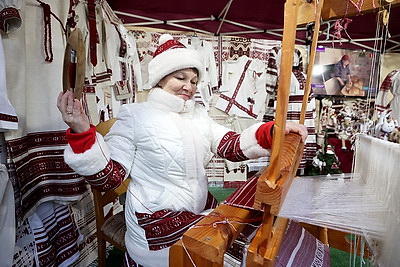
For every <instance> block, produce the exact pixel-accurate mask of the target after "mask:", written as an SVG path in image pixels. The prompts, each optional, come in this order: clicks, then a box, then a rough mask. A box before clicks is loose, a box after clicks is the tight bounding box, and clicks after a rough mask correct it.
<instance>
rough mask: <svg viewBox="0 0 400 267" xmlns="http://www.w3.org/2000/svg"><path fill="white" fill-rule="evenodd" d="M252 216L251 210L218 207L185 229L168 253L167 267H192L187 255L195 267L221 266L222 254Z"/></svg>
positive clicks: (253, 212) (222, 261) (254, 213)
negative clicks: (179, 240) (191, 226)
mask: <svg viewBox="0 0 400 267" xmlns="http://www.w3.org/2000/svg"><path fill="white" fill-rule="evenodd" d="M255 215H256V211H254V210H249V209H242V208H238V207H233V206H229V205H224V204H221V205H219V206H218V207H217V208H216V209H214V211H213V212H211V213H210V214H208V215H207V216H205V217H204V218H203V219H202V220H200V221H199V222H198V223H197V224H196V225H195V226H194V227H193V228H191V229H190V230H188V231H187V232H186V233H185V234H184V235H183V237H182V241H181V242H180V243H176V244H174V245H173V247H172V248H171V251H170V255H171V256H170V266H174V267H175V266H176V267H179V266H182V267H183V266H191V265H192V263H191V261H190V259H189V256H188V253H189V255H190V256H191V260H193V261H194V262H195V263H196V265H197V266H210V265H203V264H204V263H208V264H211V266H223V264H224V254H225V252H226V251H227V249H228V248H229V247H231V245H232V244H233V242H234V241H235V240H236V238H237V237H238V235H239V234H240V233H241V232H242V230H243V228H244V227H245V226H246V224H245V222H246V220H249V219H252V218H254V216H255ZM225 219H227V221H225ZM224 221H225V223H224ZM185 249H186V250H187V252H186V250H185ZM192 255H193V257H192ZM171 261H172V262H171ZM179 262H182V263H179ZM185 264H186V265H185Z"/></svg>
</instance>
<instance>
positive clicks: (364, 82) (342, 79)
mask: <svg viewBox="0 0 400 267" xmlns="http://www.w3.org/2000/svg"><path fill="white" fill-rule="evenodd" d="M373 61H374V54H373V52H371V51H366V50H349V49H336V48H326V47H322V46H319V47H318V48H317V53H316V56H315V64H314V68H313V76H312V80H311V88H312V90H313V92H314V94H316V95H341V96H358V97H362V96H367V95H368V91H370V92H371V93H373V94H374V95H375V94H376V88H372V86H370V84H371V82H370V77H371V73H375V72H374V71H373V68H374V69H375V68H376V69H375V70H378V69H379V67H378V66H375V65H377V64H374V63H373Z"/></svg>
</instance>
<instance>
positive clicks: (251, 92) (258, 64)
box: [215, 56, 266, 119]
mask: <svg viewBox="0 0 400 267" xmlns="http://www.w3.org/2000/svg"><path fill="white" fill-rule="evenodd" d="M222 64H223V76H222V86H221V87H220V92H221V94H220V96H219V98H218V101H217V103H216V105H215V107H216V108H218V109H220V110H222V111H224V112H226V113H228V114H229V115H233V114H236V115H237V116H239V117H245V118H253V119H257V118H258V117H259V115H260V114H261V113H262V112H263V107H264V105H265V97H266V92H265V64H264V63H263V62H262V61H261V60H258V59H250V58H248V57H247V56H242V57H240V58H239V59H238V60H237V61H225V62H223V63H222Z"/></svg>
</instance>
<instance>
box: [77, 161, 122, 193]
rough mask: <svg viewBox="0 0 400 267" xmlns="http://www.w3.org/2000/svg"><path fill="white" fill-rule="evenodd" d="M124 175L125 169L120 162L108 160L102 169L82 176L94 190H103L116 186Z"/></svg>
mask: <svg viewBox="0 0 400 267" xmlns="http://www.w3.org/2000/svg"><path fill="white" fill-rule="evenodd" d="M125 176H126V171H125V169H124V168H123V167H122V166H121V164H119V163H118V162H116V161H113V160H110V161H109V162H108V164H107V166H106V167H105V168H104V169H103V170H101V171H99V172H98V173H96V174H94V175H90V176H84V178H85V180H86V181H87V182H88V183H89V184H90V185H91V186H93V187H94V188H95V189H96V190H98V191H101V192H104V191H108V190H112V189H115V188H117V187H118V186H119V185H120V184H121V183H122V181H123V180H124V178H125Z"/></svg>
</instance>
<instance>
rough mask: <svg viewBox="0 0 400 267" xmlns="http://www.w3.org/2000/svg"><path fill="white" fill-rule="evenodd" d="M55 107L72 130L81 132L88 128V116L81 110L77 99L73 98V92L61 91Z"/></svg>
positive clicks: (81, 107) (80, 104)
mask: <svg viewBox="0 0 400 267" xmlns="http://www.w3.org/2000/svg"><path fill="white" fill-rule="evenodd" d="M57 108H58V109H59V110H60V112H61V114H62V118H63V120H64V122H65V123H66V124H67V125H68V126H69V127H70V128H71V130H72V132H74V133H83V132H86V131H88V130H89V129H90V122H89V118H88V116H87V115H86V114H85V111H84V110H83V106H82V103H81V102H80V101H79V100H78V99H74V93H73V92H71V91H66V92H65V93H63V92H61V93H60V94H59V95H58V98H57Z"/></svg>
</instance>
